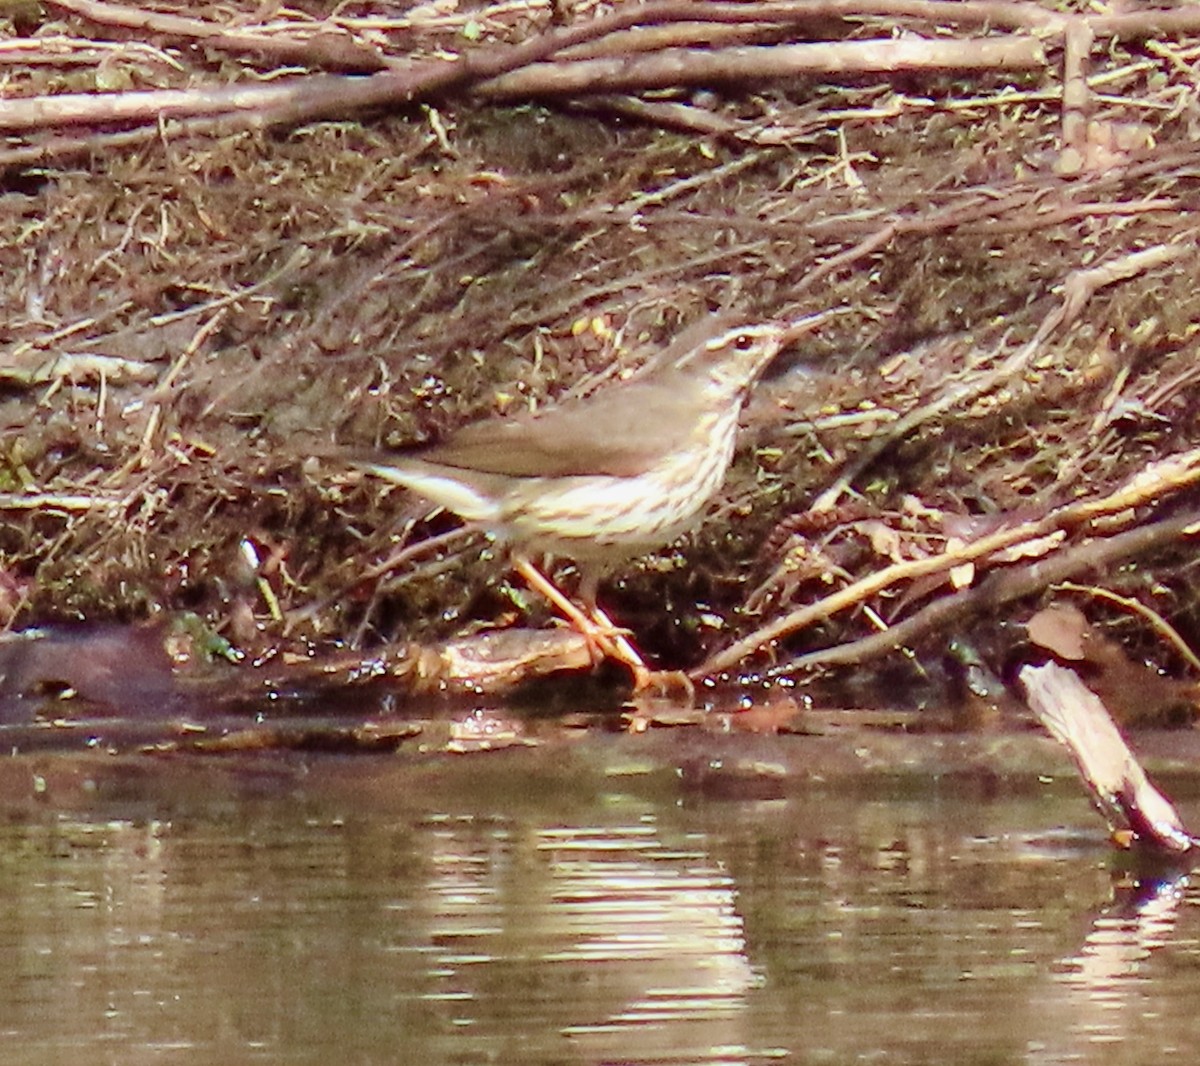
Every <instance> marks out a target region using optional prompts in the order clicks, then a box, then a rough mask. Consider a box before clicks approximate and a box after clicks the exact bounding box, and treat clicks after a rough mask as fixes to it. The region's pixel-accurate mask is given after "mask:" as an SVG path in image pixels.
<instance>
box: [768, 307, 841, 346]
mask: <svg viewBox="0 0 1200 1066" xmlns="http://www.w3.org/2000/svg"><path fill="white" fill-rule="evenodd" d="M835 314H837V311H836V310H828V311H818V312H817V313H816V314H813V315H805V316H804V317H802V318H796V319H793V320H792V321H791V322H784V323H781V327H782V332H781V333H780V336H779V343H780V345H781V346H782V345H786V344H791V343H792V341H797V340H799V339H800V338H801V337H805V336H807V335H808V334H810V333H812V332H813V330H815V329H816V328H817V327H818V326H820V325H821V324H822V323H823V322H827V321H828V320H829V319H831V318H832V317H833V316H834V315H835Z"/></svg>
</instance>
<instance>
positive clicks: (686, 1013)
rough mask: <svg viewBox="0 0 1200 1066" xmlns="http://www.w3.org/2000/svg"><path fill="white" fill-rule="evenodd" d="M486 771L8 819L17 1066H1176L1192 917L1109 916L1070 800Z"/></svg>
mask: <svg viewBox="0 0 1200 1066" xmlns="http://www.w3.org/2000/svg"><path fill="white" fill-rule="evenodd" d="M489 758H490V757H489ZM497 765H502V764H496V763H489V762H488V758H485V759H484V760H482V761H481V760H475V761H472V760H464V761H463V762H462V763H461V764H460V767H461V769H459V770H456V771H455V773H454V775H453V776H450V777H445V778H441V779H437V780H434V779H430V780H428V781H422V782H421V783H420V785H419V787H417V788H414V787H413V780H412V778H411V774H410V772H409V771H408V770H407V769H406V768H405V767H403V766H402V765H398V764H392V763H389V762H387V761H386V760H369V759H358V760H340V761H339V760H336V759H326V760H316V761H314V762H311V763H308V764H302V763H300V762H299V761H297V762H295V763H289V764H288V766H287V769H286V772H277V773H275V775H274V776H271V777H270V780H269V784H268V783H265V782H263V781H259V782H257V783H256V784H255V785H254V786H253V787H245V781H244V779H242V778H238V779H236V783H235V780H234V779H233V778H230V777H226V776H221V775H215V776H212V775H211V767H208V768H206V767H205V765H204V764H203V762H202V761H196V762H188V761H186V760H183V761H178V762H170V763H164V764H162V766H161V768H160V770H159V771H158V772H159V773H160V774H161V775H166V776H168V777H170V778H171V779H172V785H173V786H175V787H173V788H172V789H170V790H160V791H159V792H156V793H155V795H160V796H161V795H166V794H170V795H172V796H186V797H187V798H186V799H174V800H164V799H153V798H147V795H146V794H145V789H144V787H140V786H137V785H136V783H131V784H130V785H129V791H128V795H127V796H124V797H118V798H116V799H113V798H112V797H111V796H110V797H109V799H108V800H107V802H106V803H105V805H104V807H103V812H102V813H101V812H100V811H99V810H96V811H93V812H92V813H91V814H86V813H80V812H78V811H75V812H73V813H70V814H64V813H61V812H55V811H53V810H50V809H48V808H47V809H45V810H42V811H40V812H39V811H38V810H30V809H25V810H22V811H20V812H13V813H11V814H10V816H9V817H8V819H7V821H5V822H4V823H3V824H0V958H3V959H4V960H5V967H4V970H3V972H2V973H0V1004H2V1006H0V1047H2V1048H3V1050H4V1053H5V1057H4V1061H5V1062H14V1063H55V1062H65V1061H68V1060H69V1061H83V1062H89V1063H92V1062H114V1063H117V1062H119V1063H122V1064H125V1063H138V1062H141V1061H150V1060H153V1061H155V1062H158V1061H171V1062H205V1063H209V1062H211V1063H218V1062H220V1063H229V1062H297V1063H301V1062H303V1063H308V1062H312V1063H317V1062H320V1063H328V1062H338V1063H357V1062H364V1063H365V1062H418V1063H430V1064H434V1063H463V1064H467V1063H470V1064H474V1063H506V1064H507V1063H517V1062H519V1063H547V1064H549V1063H731V1064H732V1063H765V1062H773V1061H777V1060H781V1059H785V1058H786V1059H787V1060H788V1061H794V1062H806V1063H807V1062H811V1063H818V1062H819V1063H842V1062H849V1061H863V1060H867V1061H886V1062H903V1063H909V1062H911V1063H917V1062H954V1063H1007V1062H1014V1063H1016V1062H1030V1063H1060V1062H1074V1061H1097V1059H1096V1054H1097V1049H1100V1051H1102V1052H1103V1051H1104V1049H1109V1050H1110V1051H1111V1049H1112V1048H1113V1047H1114V1046H1118V1047H1122V1048H1124V1049H1125V1050H1124V1051H1123V1052H1122V1053H1121V1054H1120V1055H1119V1056H1118V1058H1119V1060H1120V1061H1125V1059H1126V1058H1128V1059H1129V1060H1130V1061H1132V1060H1133V1059H1134V1058H1137V1059H1139V1060H1142V1061H1150V1060H1154V1059H1157V1058H1159V1057H1160V1056H1162V1055H1164V1054H1169V1053H1171V1052H1173V1051H1176V1052H1177V1051H1186V1050H1190V1048H1191V1046H1192V1044H1193V1033H1194V1031H1195V1029H1196V1021H1195V1007H1194V1004H1195V1003H1196V1002H1197V995H1198V994H1200V966H1198V965H1197V963H1198V962H1200V946H1198V945H1200V923H1198V922H1197V919H1196V914H1197V911H1196V908H1195V906H1194V904H1195V903H1196V901H1197V899H1198V898H1200V897H1198V896H1197V895H1196V894H1195V892H1194V890H1193V889H1192V888H1191V887H1190V886H1189V885H1188V884H1187V883H1186V882H1184V881H1179V882H1175V883H1169V882H1168V883H1165V884H1163V885H1162V886H1161V887H1160V888H1159V889H1158V891H1157V892H1155V891H1148V892H1145V893H1144V894H1143V895H1142V896H1137V895H1134V894H1126V893H1124V892H1123V891H1122V890H1114V888H1113V883H1112V877H1111V875H1110V873H1109V871H1108V856H1107V852H1106V851H1105V849H1104V847H1103V844H1102V843H1101V842H1100V840H1099V838H1098V837H1097V838H1093V839H1092V840H1091V841H1084V842H1082V843H1080V842H1079V841H1078V840H1075V841H1074V842H1071V841H1069V840H1068V841H1065V842H1058V841H1054V840H1049V841H1047V840H1045V839H1043V840H1041V841H1034V840H1033V839H1032V837H1033V836H1034V835H1040V834H1045V833H1047V831H1049V830H1052V828H1053V827H1054V826H1055V825H1058V824H1065V825H1071V826H1086V827H1090V826H1092V825H1093V824H1094V823H1093V821H1092V816H1091V814H1090V812H1089V810H1088V808H1087V804H1086V802H1085V801H1084V800H1083V799H1082V798H1080V799H1074V798H1071V799H1065V800H1064V799H1062V798H1061V797H1059V798H1056V797H1054V796H1051V795H1046V796H1036V795H1034V796H1025V797H1023V798H1008V799H1003V798H1002V799H994V800H990V801H986V802H985V801H982V800H979V799H966V798H962V797H958V798H956V797H953V796H939V795H938V794H937V792H936V791H935V790H931V792H930V794H929V795H927V796H925V797H918V798H912V797H908V798H901V797H895V796H893V797H880V798H863V797H862V796H848V795H837V794H818V793H812V794H808V793H805V794H802V795H800V796H797V797H794V798H791V799H788V800H776V801H771V802H734V801H705V802H702V801H699V800H693V799H682V798H681V797H680V796H679V795H678V794H676V793H674V792H666V793H664V794H661V795H658V794H655V793H654V792H652V791H650V790H647V791H646V792H643V793H640V794H639V793H637V792H634V791H630V790H628V789H623V788H622V787H621V785H620V783H619V782H617V781H614V782H613V784H612V787H611V789H601V790H595V789H592V788H590V787H581V788H579V789H577V790H573V789H572V788H571V787H569V786H568V785H564V784H563V783H562V782H557V783H553V784H546V783H545V782H541V781H537V780H529V779H526V780H521V779H513V778H512V777H511V776H510V777H508V778H507V779H503V780H501V779H500V778H501V777H502V776H503V775H500V774H497V773H495V772H493V769H492V768H493V767H495V766H497ZM489 774H490V775H491V777H490V778H489V777H488V776H487V775H489ZM206 775H210V776H206ZM406 775H408V776H406ZM159 784H161V782H159ZM145 787H148V786H145ZM122 808H125V809H126V810H127V813H126V815H122V813H121V811H122ZM1192 821H1193V822H1195V821H1196V819H1192ZM1109 1061H1111V1059H1110V1060H1109Z"/></svg>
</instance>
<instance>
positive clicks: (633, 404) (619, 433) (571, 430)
mask: <svg viewBox="0 0 1200 1066" xmlns="http://www.w3.org/2000/svg"><path fill="white" fill-rule="evenodd" d="M689 384H690V385H691V387H690V388H689ZM699 416H700V412H699V410H697V408H696V401H695V383H694V382H691V383H689V381H688V379H687V378H686V377H685V376H683V375H674V374H665V375H661V376H655V377H654V378H653V379H651V380H647V381H631V382H629V383H627V384H624V385H618V386H616V387H615V388H610V389H607V390H605V391H602V392H599V393H597V394H596V395H594V396H589V397H585V398H583V399H580V400H573V401H568V402H567V403H564V404H561V405H560V406H558V407H552V408H549V409H547V410H545V411H542V412H539V413H537V414H534V415H515V416H512V417H509V418H495V419H491V420H489V421H485V422H477V423H475V424H473V425H469V426H466V427H464V428H463V429H461V430H459V431H458V432H457V433H455V434H453V435H451V436H450V437H449V438H447V439H446V440H445V441H443V442H441V443H439V444H435V445H432V446H430V447H428V448H422V449H420V450H419V451H417V452H415V453H413V454H414V455H415V456H417V457H419V458H421V459H424V460H427V461H429V462H432V463H441V464H443V465H445V466H452V467H458V468H460V469H464V470H477V471H480V472H483V473H489V474H505V475H508V476H511V477H565V476H570V475H576V474H608V475H612V476H617V477H621V476H630V475H632V474H639V473H642V472H643V471H644V470H646V469H647V468H648V467H650V466H651V465H653V464H654V462H655V461H656V460H658V459H660V458H661V457H662V455H663V453H664V452H666V451H670V450H673V449H674V448H677V447H680V446H681V445H682V444H683V443H684V442H686V440H687V437H688V435H689V434H690V433H691V432H692V430H693V428H694V426H695V423H696V422H697V420H698V418H699Z"/></svg>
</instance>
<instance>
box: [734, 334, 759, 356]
mask: <svg viewBox="0 0 1200 1066" xmlns="http://www.w3.org/2000/svg"><path fill="white" fill-rule="evenodd" d="M753 343H754V338H753V337H752V336H751V335H750V334H749V333H739V334H738V335H737V336H736V337H734V338H733V346H734V347H735V348H736V349H737V350H738V351H739V352H744V351H746V350H747V349H748V348H749V347H750V346H751V345H752V344H753Z"/></svg>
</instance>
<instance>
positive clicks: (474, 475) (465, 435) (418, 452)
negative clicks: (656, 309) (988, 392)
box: [353, 314, 825, 691]
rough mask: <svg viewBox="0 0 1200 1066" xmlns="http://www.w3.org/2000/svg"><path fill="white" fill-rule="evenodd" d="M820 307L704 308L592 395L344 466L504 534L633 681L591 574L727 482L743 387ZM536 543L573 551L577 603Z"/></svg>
mask: <svg viewBox="0 0 1200 1066" xmlns="http://www.w3.org/2000/svg"><path fill="white" fill-rule="evenodd" d="M824 317H825V315H823V314H818V315H809V316H806V317H804V318H800V319H797V320H795V321H786V322H785V321H769V322H765V323H758V324H746V323H744V322H741V321H738V320H736V319H732V318H730V317H729V316H728V315H714V316H710V317H709V318H706V319H702V320H701V321H700V322H699V323H697V324H695V325H693V326H692V327H691V328H689V329H688V330H685V331H684V333H682V334H681V335H680V336H679V337H678V338H676V340H675V341H674V342H673V343H672V344H671V345H669V346H668V348H667V349H666V350H665V351H664V352H663V353H661V355H660V356H659V357H658V358H656V359H654V360H652V361H651V362H650V363H649V364H648V365H647V367H646V368H644V369H643V371H642V372H640V373H638V374H635V375H634V376H632V377H629V378H627V379H624V380H622V381H619V382H616V383H614V384H612V385H609V386H607V387H604V388H601V389H598V390H597V391H596V392H594V393H593V394H590V395H585V396H581V397H577V398H573V399H570V400H567V401H564V402H562V403H560V404H558V405H557V406H551V407H547V408H544V409H542V410H539V411H536V412H522V413H519V414H515V415H511V416H507V417H505V416H497V417H491V418H486V419H484V420H481V421H478V422H475V423H471V424H468V425H466V426H464V427H463V428H461V429H459V430H457V431H456V432H453V433H452V434H451V435H450V436H448V437H447V438H446V439H444V440H442V441H440V442H437V443H433V444H428V445H423V446H418V447H416V448H413V449H408V450H404V451H401V452H399V453H396V454H392V455H388V456H386V457H383V458H372V459H369V460H360V461H355V462H354V464H353V465H354V466H356V467H357V468H359V469H360V470H363V471H365V472H368V473H370V474H373V475H375V476H377V477H380V478H383V479H384V480H386V481H389V482H391V483H393V484H396V485H400V486H403V487H404V488H406V489H409V490H411V491H412V492H415V493H417V494H418V495H420V496H422V497H424V498H425V499H427V500H429V501H431V502H433V503H434V504H437V505H439V506H441V507H444V508H446V509H448V510H450V511H453V512H454V513H455V514H457V515H458V516H459V517H460V518H462V519H463V520H464V521H465V522H467V523H469V524H471V525H475V526H478V527H481V528H484V529H486V530H487V531H488V532H489V533H490V534H491V535H493V536H494V537H495V538H496V539H497V540H499V541H501V542H503V543H504V544H506V545H507V547H508V551H509V558H510V562H511V564H512V566H513V568H514V569H515V570H516V571H517V572H518V573H519V574H520V575H521V576H522V577H523V578H524V579H525V581H526V582H527V583H528V584H530V585H531V586H532V587H533V588H535V589H536V590H537V591H538V592H540V593H541V594H542V595H544V596H545V597H546V598H547V599H549V600H550V601H551V602H552V603H553V604H554V606H555V607H557V608H558V610H559V611H561V612H562V613H563V614H564V615H565V616H566V617H567V618H568V619H569V620H570V621H571V623H572V624H574V625H575V626H576V628H577V629H579V630H580V631H581V632H582V633H583V634H584V635H585V637H586V638H587V639H588V641H589V644H590V645H592V646H593V647H594V648H595V649H596V650H597V651H598V652H599V653H600V654H601V655H604V656H610V657H612V658H615V659H616V660H618V661H620V662H622V663H624V664H625V666H627V667H628V668H629V670H630V671H631V673H632V675H633V681H634V689H635V691H640V690H643V689H646V688H648V687H651V686H653V685H654V684H655V683H656V679H657V675H656V672H655V671H652V670H650V669H649V667H647V665H646V663H645V661H644V660H643V659H642V657H641V655H640V654H639V653H638V651H637V649H636V648H635V647H634V646H633V644H632V643H631V642H630V641H629V639H628V638H627V637H626V635H625V633H624V632H623V631H621V630H619V629H618V628H617V627H616V626H614V625H613V623H612V621H611V619H610V618H609V617H608V615H607V614H605V613H604V611H602V610H601V609H600V607H599V606H598V604H597V602H596V597H597V589H598V584H599V582H600V580H601V578H602V577H603V576H604V575H605V574H606V573H607V572H609V571H611V570H613V569H616V568H619V567H620V566H622V565H623V564H625V563H627V562H629V561H630V560H632V559H634V558H636V557H638V556H640V555H645V554H648V553H650V552H652V551H655V550H657V549H659V548H662V547H664V546H666V545H668V544H670V543H672V542H673V541H675V540H676V539H678V537H679V536H680V535H681V534H683V533H685V532H687V531H688V530H690V529H691V528H692V527H693V526H694V525H696V524H697V523H698V521H699V520H700V518H701V517H702V514H703V512H704V510H705V509H706V507H707V506H708V504H709V503H710V502H711V501H712V499H713V498H714V497H715V496H716V494H717V493H718V492H719V490H720V488H721V486H722V484H723V483H724V480H725V476H726V472H727V471H728V469H729V465H730V462H731V461H732V458H733V453H734V445H735V440H736V435H737V427H738V419H739V416H740V414H741V410H742V406H743V403H744V402H745V400H746V397H747V396H748V394H749V392H750V390H751V388H752V387H753V385H754V384H755V382H756V381H757V380H758V378H759V376H760V375H761V374H762V372H763V370H764V369H765V368H766V367H767V365H768V364H769V363H770V362H771V361H772V360H773V359H774V358H775V356H776V355H777V354H778V353H779V352H780V351H781V350H782V349H783V348H784V347H785V346H786V345H787V344H789V343H790V342H791V341H793V340H795V339H797V338H799V337H800V336H803V335H804V334H806V333H808V332H810V331H811V330H812V329H814V328H815V326H816V325H817V324H818V323H819V322H820V321H821V320H822V319H823V318H824ZM538 554H543V555H550V556H554V557H561V556H565V557H567V558H570V559H572V560H574V562H575V564H576V567H577V569H578V571H579V574H580V585H579V598H580V600H581V601H582V603H583V605H584V607H585V610H583V611H581V610H580V609H579V607H578V606H576V605H575V604H574V603H572V602H571V600H570V599H568V598H567V597H566V596H565V595H564V594H563V593H562V592H561V591H560V590H559V589H558V588H557V586H555V585H554V584H553V583H552V582H550V580H549V579H548V578H546V577H545V575H544V574H543V573H542V572H541V571H540V570H539V569H538V568H537V567H536V566H535V565H534V564H533V562H532V559H531V556H533V555H538Z"/></svg>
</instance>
